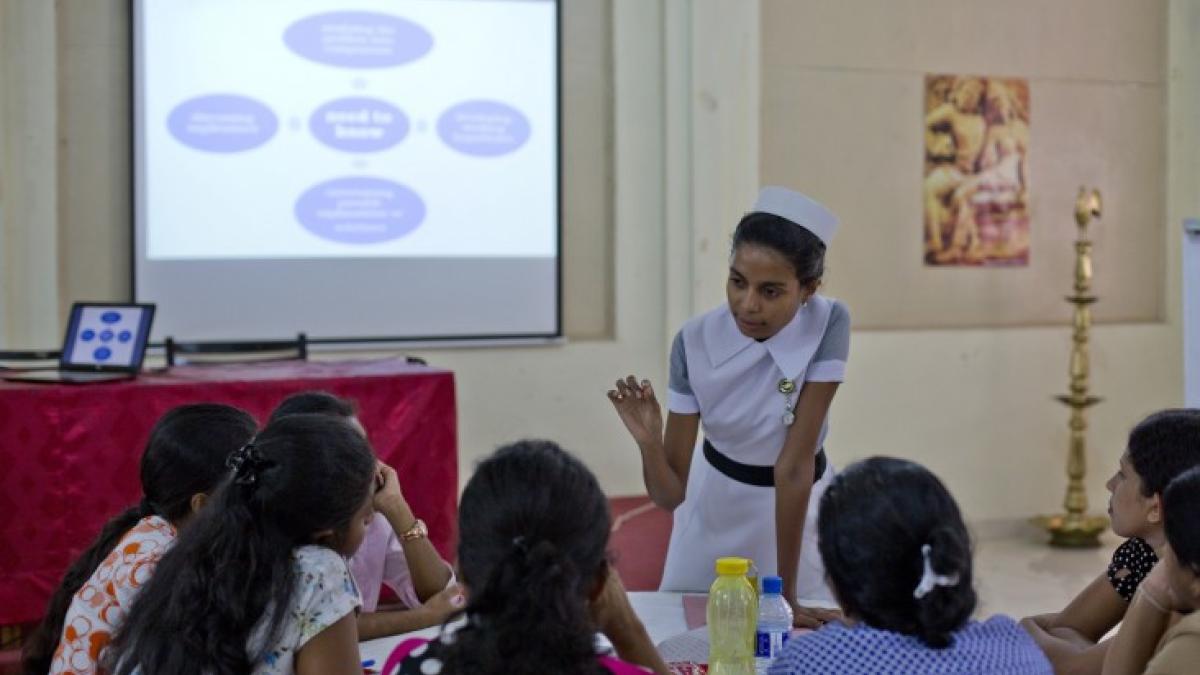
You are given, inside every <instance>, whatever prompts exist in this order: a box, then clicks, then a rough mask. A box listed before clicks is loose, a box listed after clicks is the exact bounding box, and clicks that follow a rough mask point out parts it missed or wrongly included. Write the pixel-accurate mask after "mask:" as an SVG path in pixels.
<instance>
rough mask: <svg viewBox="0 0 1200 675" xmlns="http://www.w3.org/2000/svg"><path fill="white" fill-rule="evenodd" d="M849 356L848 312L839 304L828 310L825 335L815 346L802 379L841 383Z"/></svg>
mask: <svg viewBox="0 0 1200 675" xmlns="http://www.w3.org/2000/svg"><path fill="white" fill-rule="evenodd" d="M849 356H850V311H849V310H847V309H846V306H845V305H843V304H842V303H840V302H834V303H833V307H832V308H831V309H830V310H829V323H827V324H826V325H825V335H823V336H822V337H821V343H820V344H819V345H817V351H816V352H815V353H814V354H813V360H812V364H811V365H810V366H809V367H808V371H807V372H806V373H805V376H804V379H805V380H806V381H808V382H842V381H843V380H845V378H846V359H847V358H848V357H849Z"/></svg>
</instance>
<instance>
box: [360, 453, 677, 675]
mask: <svg viewBox="0 0 1200 675" xmlns="http://www.w3.org/2000/svg"><path fill="white" fill-rule="evenodd" d="M458 518H459V520H458V522H459V529H458V533H459V544H458V557H459V563H458V569H459V573H460V579H461V581H462V583H463V585H464V586H465V587H466V589H467V597H468V598H469V601H468V604H467V607H466V610H465V624H464V625H463V626H462V627H461V628H459V629H458V630H457V631H455V632H450V631H449V629H446V630H443V632H442V634H441V636H440V637H439V638H438V639H436V640H434V641H433V642H426V641H424V640H409V641H406V642H403V643H401V644H400V645H398V646H397V647H396V650H395V651H394V652H393V653H392V655H391V657H390V658H389V659H388V663H387V664H385V667H384V673H385V675H393V674H394V673H395V672H397V671H395V670H394V668H395V666H396V665H397V664H399V671H398V672H399V673H403V674H408V673H412V674H421V675H432V674H434V673H442V674H443V675H466V674H470V675H493V674H494V675H501V674H503V675H510V674H522V673H597V674H603V673H618V674H622V673H644V672H646V671H645V670H644V669H643V668H648V669H651V670H653V671H654V672H656V673H666V672H667V669H666V664H664V663H663V661H662V659H661V658H660V657H659V655H658V652H657V651H655V649H654V645H653V644H652V643H651V642H650V638H649V636H648V635H647V633H646V629H645V627H644V626H643V625H642V622H641V621H640V620H639V619H638V618H637V616H636V615H635V614H634V613H633V609H632V608H631V607H630V605H629V599H628V598H627V597H626V595H625V590H624V588H623V587H622V586H621V582H620V579H619V578H618V577H617V573H616V572H615V571H614V570H613V569H612V568H611V567H610V566H609V564H608V557H607V553H606V548H607V546H608V533H609V528H610V526H611V524H610V519H609V512H608V500H607V499H606V498H605V497H604V493H602V492H601V491H600V486H599V484H597V482H596V478H595V477H594V476H593V475H592V473H591V472H590V471H588V469H587V467H585V466H584V465H583V464H582V463H581V462H579V460H577V459H575V458H574V457H572V456H571V455H569V454H567V453H566V452H564V451H563V450H562V449H561V448H559V447H558V446H557V445H555V444H554V443H551V442H549V441H521V442H519V443H514V444H512V445H509V446H506V447H503V448H501V449H500V450H498V451H496V453H495V454H494V455H492V456H491V457H489V458H488V459H486V460H484V461H483V462H481V463H480V464H479V468H478V469H477V470H476V471H475V475H474V476H472V477H471V480H470V481H469V482H468V483H467V487H466V489H465V490H464V491H463V495H462V503H461V505H460V506H459V512H458ZM597 630H599V631H601V632H603V633H604V634H605V635H607V636H608V638H609V640H610V641H611V642H612V644H613V646H614V647H615V648H616V651H617V654H618V656H619V657H620V659H615V658H599V657H597V654H596V649H595V633H596V631H597ZM633 664H637V665H633Z"/></svg>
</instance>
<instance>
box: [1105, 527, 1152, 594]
mask: <svg viewBox="0 0 1200 675" xmlns="http://www.w3.org/2000/svg"><path fill="white" fill-rule="evenodd" d="M1156 562H1158V555H1157V554H1155V553H1154V549H1153V548H1150V544H1147V543H1146V542H1145V540H1143V539H1138V538H1137V537H1134V538H1132V539H1129V540H1127V541H1126V542H1125V543H1124V544H1121V545H1120V546H1119V547H1117V550H1116V552H1114V553H1113V557H1112V562H1111V563H1109V565H1108V581H1109V583H1111V584H1112V586H1113V588H1114V589H1116V591H1117V595H1119V596H1121V597H1122V598H1124V599H1125V602H1129V601H1130V600H1133V594H1134V592H1135V591H1137V588H1138V586H1139V585H1140V584H1141V583H1142V579H1145V578H1146V575H1147V574H1150V570H1152V569H1154V563H1156Z"/></svg>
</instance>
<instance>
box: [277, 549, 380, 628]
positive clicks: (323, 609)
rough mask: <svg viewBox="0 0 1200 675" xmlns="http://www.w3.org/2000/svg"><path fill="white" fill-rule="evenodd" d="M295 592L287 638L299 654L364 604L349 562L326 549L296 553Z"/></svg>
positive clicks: (287, 624)
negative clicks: (351, 573)
mask: <svg viewBox="0 0 1200 675" xmlns="http://www.w3.org/2000/svg"><path fill="white" fill-rule="evenodd" d="M295 560H296V568H295V569H296V593H295V595H294V596H292V611H291V612H290V613H289V615H288V617H287V619H286V620H285V625H286V628H285V629H284V635H283V637H284V639H285V640H286V641H288V642H290V643H291V644H289V645H287V646H289V647H291V648H292V650H293V651H298V650H299V649H300V648H301V647H303V646H304V645H305V644H306V643H307V642H308V641H309V640H311V639H313V638H314V637H316V636H317V634H318V633H320V632H321V631H323V630H325V629H326V628H329V627H330V626H332V625H333V624H335V623H337V621H338V620H339V619H341V618H342V617H344V616H346V615H347V614H350V613H351V612H353V611H355V610H356V609H358V607H359V606H360V605H362V599H361V598H360V597H359V594H358V588H357V587H356V586H355V585H354V581H353V579H352V577H351V576H350V569H349V567H347V565H346V560H345V559H344V558H342V556H340V555H338V554H337V553H335V552H334V551H333V550H332V549H328V548H325V547H324V546H303V547H301V548H299V549H297V551H296V558H295Z"/></svg>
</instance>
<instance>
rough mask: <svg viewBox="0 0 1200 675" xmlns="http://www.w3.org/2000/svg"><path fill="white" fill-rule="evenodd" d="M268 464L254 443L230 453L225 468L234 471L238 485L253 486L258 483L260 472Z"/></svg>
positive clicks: (234, 477) (234, 478) (234, 479)
mask: <svg viewBox="0 0 1200 675" xmlns="http://www.w3.org/2000/svg"><path fill="white" fill-rule="evenodd" d="M265 464H266V462H265V460H263V458H262V455H261V454H260V453H259V452H258V449H257V448H255V447H254V443H253V442H250V443H247V444H245V445H243V446H242V447H240V448H238V449H237V450H234V451H233V452H231V453H229V458H228V459H226V460H225V466H226V467H227V468H229V469H230V470H231V471H233V482H235V483H237V484H238V485H253V484H254V483H256V482H257V481H258V470H259V469H261V468H262V467H263V466H264V465H265Z"/></svg>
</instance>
